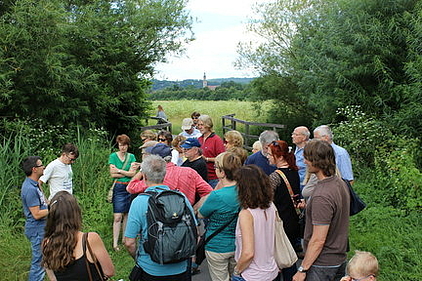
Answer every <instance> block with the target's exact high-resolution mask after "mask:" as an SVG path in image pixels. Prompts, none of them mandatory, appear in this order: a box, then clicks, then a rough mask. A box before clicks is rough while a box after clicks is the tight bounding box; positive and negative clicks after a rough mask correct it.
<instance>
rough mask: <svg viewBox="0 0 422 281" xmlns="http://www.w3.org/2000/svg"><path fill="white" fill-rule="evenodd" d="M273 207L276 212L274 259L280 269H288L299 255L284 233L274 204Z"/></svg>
mask: <svg viewBox="0 0 422 281" xmlns="http://www.w3.org/2000/svg"><path fill="white" fill-rule="evenodd" d="M272 206H273V208H274V210H275V222H274V223H275V226H274V259H275V262H276V263H277V266H278V268H279V269H283V268H288V267H291V266H292V265H293V264H294V263H295V262H296V261H297V255H296V252H295V250H294V249H293V246H292V244H291V243H290V240H289V238H288V237H287V235H286V232H284V227H283V221H282V220H281V219H280V216H279V215H278V211H277V208H276V207H275V205H274V203H272Z"/></svg>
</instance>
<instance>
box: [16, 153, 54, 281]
mask: <svg viewBox="0 0 422 281" xmlns="http://www.w3.org/2000/svg"><path fill="white" fill-rule="evenodd" d="M22 169H23V171H24V172H25V175H26V179H25V181H24V182H23V183H22V190H21V199H22V205H23V211H24V214H25V219H26V221H25V235H26V237H28V239H29V241H30V242H31V248H32V261H31V268H30V270H29V278H28V280H29V281H42V280H44V275H45V271H44V268H43V267H42V266H41V260H42V252H41V243H42V240H43V238H44V227H45V224H46V216H47V215H48V208H47V203H46V200H45V196H44V193H43V192H42V190H41V189H40V187H39V185H38V180H39V179H40V177H41V176H42V175H43V173H44V169H45V167H44V165H43V164H42V162H41V158H40V157H38V156H29V157H27V158H25V159H24V160H23V162H22Z"/></svg>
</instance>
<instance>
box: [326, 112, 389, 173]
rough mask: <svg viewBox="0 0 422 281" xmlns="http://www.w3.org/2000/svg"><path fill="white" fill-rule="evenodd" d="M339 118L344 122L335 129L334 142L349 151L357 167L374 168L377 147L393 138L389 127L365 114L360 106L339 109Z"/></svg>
mask: <svg viewBox="0 0 422 281" xmlns="http://www.w3.org/2000/svg"><path fill="white" fill-rule="evenodd" d="M337 117H338V118H341V119H343V121H341V122H340V123H339V124H337V125H335V126H334V128H333V131H334V141H335V142H336V143H338V144H341V145H342V146H344V147H345V148H346V149H347V151H348V152H349V154H350V155H351V157H352V160H353V163H354V166H355V167H356V166H360V167H361V166H364V167H365V166H369V167H373V166H374V161H375V159H374V157H375V154H376V149H377V147H378V146H379V145H381V144H382V143H383V142H384V140H385V139H389V138H391V137H392V133H391V132H390V130H389V129H388V126H386V124H384V123H383V122H381V121H379V120H377V119H375V118H373V117H371V116H369V115H368V114H367V113H365V112H363V111H362V110H361V108H360V106H346V107H344V108H339V109H337Z"/></svg>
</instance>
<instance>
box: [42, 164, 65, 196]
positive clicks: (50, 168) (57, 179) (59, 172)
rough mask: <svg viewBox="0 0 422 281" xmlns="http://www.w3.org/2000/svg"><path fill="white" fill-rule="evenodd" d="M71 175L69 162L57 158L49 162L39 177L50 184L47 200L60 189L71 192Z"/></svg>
mask: <svg viewBox="0 0 422 281" xmlns="http://www.w3.org/2000/svg"><path fill="white" fill-rule="evenodd" d="M72 176H73V172H72V166H71V165H70V164H64V163H63V162H62V161H60V160H59V159H56V160H54V161H52V162H50V163H49V164H48V165H47V167H46V168H45V170H44V175H42V176H41V178H40V180H41V181H42V182H44V183H48V184H49V186H50V196H49V197H48V200H50V199H51V198H53V196H54V195H55V194H56V193H57V192H59V191H62V190H64V191H67V192H69V193H70V194H72V193H73V183H72Z"/></svg>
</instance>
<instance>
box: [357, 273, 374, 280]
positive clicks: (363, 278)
mask: <svg viewBox="0 0 422 281" xmlns="http://www.w3.org/2000/svg"><path fill="white" fill-rule="evenodd" d="M371 276H372V277H375V275H374V274H369V275H367V276H365V277H362V278H359V279H356V278H353V277H352V281H361V280H365V279H366V278H369V277H371Z"/></svg>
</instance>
